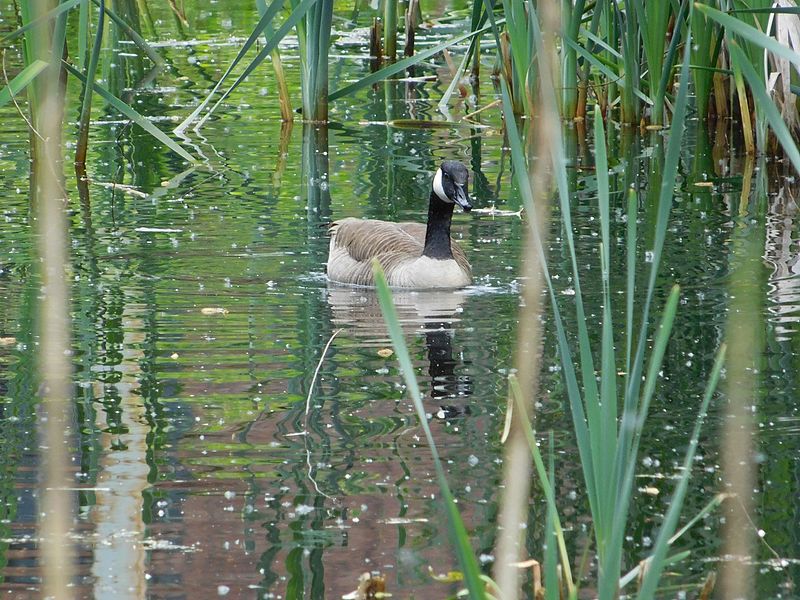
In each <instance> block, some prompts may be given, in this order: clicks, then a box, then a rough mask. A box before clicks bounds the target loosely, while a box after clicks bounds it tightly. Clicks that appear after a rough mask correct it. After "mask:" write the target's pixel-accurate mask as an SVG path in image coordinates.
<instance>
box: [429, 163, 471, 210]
mask: <svg viewBox="0 0 800 600" xmlns="http://www.w3.org/2000/svg"><path fill="white" fill-rule="evenodd" d="M468 186H469V171H468V170H467V167H465V166H464V165H463V164H461V163H460V162H458V161H457V160H446V161H444V162H442V165H441V166H440V167H439V169H438V170H437V171H436V175H434V176H433V185H432V187H433V193H434V194H435V195H436V197H437V198H439V200H441V201H442V202H446V203H447V204H458V205H459V206H460V207H461V208H462V209H463V210H464V212H469V211H471V210H472V205H471V204H470V203H469V189H468Z"/></svg>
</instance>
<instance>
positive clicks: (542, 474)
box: [508, 374, 575, 594]
mask: <svg viewBox="0 0 800 600" xmlns="http://www.w3.org/2000/svg"><path fill="white" fill-rule="evenodd" d="M508 387H509V390H510V391H511V397H512V398H513V399H514V414H515V415H516V417H515V418H517V419H519V421H520V423H521V424H522V430H523V431H524V432H525V439H526V440H527V442H528V447H529V448H530V450H531V456H532V457H533V464H534V466H535V467H536V474H537V475H538V476H539V483H540V485H541V486H542V491H543V492H544V497H545V500H546V501H547V510H548V515H549V513H550V512H551V511H552V515H550V516H548V518H550V519H552V523H553V532H554V534H555V538H556V542H557V544H558V551H559V554H560V556H561V565H562V568H563V569H564V578H565V579H566V582H567V588H568V589H569V590H570V594H571V593H572V591H573V590H574V589H575V583H574V582H573V579H572V569H571V567H570V560H569V553H568V552H567V545H566V541H565V539H564V529H563V527H562V526H561V520H560V518H559V516H558V505H557V504H556V496H555V492H554V485H553V481H554V479H553V476H552V474H551V475H548V473H547V470H546V469H545V466H544V459H543V458H542V452H541V450H539V445H538V444H537V443H536V434H535V433H534V431H533V428H532V427H531V418H530V416H529V415H528V411H527V408H526V407H525V399H524V398H523V397H522V390H520V389H519V381H518V380H517V377H516V376H515V375H513V374H512V375H509V376H508ZM548 531H549V529H548ZM548 535H549V533H548ZM548 546H550V544H548Z"/></svg>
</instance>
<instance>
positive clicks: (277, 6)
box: [174, 0, 285, 133]
mask: <svg viewBox="0 0 800 600" xmlns="http://www.w3.org/2000/svg"><path fill="white" fill-rule="evenodd" d="M284 2H285V0H274V1H273V2H272V3H271V4H270V5H269V7H268V8H267V9H266V10H265V11H264V13H263V14H262V15H261V18H260V19H259V20H258V23H257V24H256V26H255V28H254V29H253V31H252V33H250V36H249V37H248V38H247V40H246V41H245V43H244V45H243V46H242V47H241V48H239V52H238V53H237V54H236V57H235V58H234V59H233V62H231V64H230V65H228V68H227V69H226V70H225V72H224V73H223V74H222V77H220V78H219V81H217V83H216V84H215V85H214V87H213V88H212V89H211V91H210V92H209V93H208V95H207V96H206V97H205V99H204V100H203V101H202V102H201V103H200V105H199V106H198V107H197V108H195V109H194V111H192V114H190V115H189V116H188V117H186V118H185V119H184V120H183V121H182V122H181V124H180V125H178V126H177V127H176V128H175V129H174V132H175V133H182V132H183V131H185V130H186V128H187V127H188V126H189V125H191V124H192V123H193V122H194V120H195V119H196V118H197V116H198V115H199V114H200V113H201V112H203V111H204V110H205V108H206V106H208V104H209V102H211V99H212V98H213V97H214V94H216V93H217V90H219V88H220V86H221V85H222V84H223V82H224V81H225V80H226V79H227V78H228V75H230V74H231V71H233V69H234V68H235V67H236V65H238V64H239V62H240V61H241V60H242V59H243V58H244V56H245V54H247V51H248V50H250V48H251V47H252V46H253V44H254V43H255V42H256V41H257V40H258V36H259V35H261V33H262V32H263V31H264V30H265V29H266V28H267V27H269V26H270V24H271V23H272V20H273V19H274V18H275V16H276V15H277V14H278V12H279V11H280V10H281V8H283V4H284Z"/></svg>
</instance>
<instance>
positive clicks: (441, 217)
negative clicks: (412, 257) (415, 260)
mask: <svg viewBox="0 0 800 600" xmlns="http://www.w3.org/2000/svg"><path fill="white" fill-rule="evenodd" d="M453 206H454V204H453V203H451V202H444V201H442V200H440V199H439V196H437V195H436V193H434V192H433V191H431V200H430V205H429V206H428V229H427V231H426V232H425V249H424V250H423V251H422V255H423V256H427V257H428V258H437V259H440V260H446V259H450V258H453V252H452V250H451V249H450V221H452V219H453Z"/></svg>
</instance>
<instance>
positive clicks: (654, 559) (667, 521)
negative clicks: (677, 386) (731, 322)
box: [638, 344, 726, 600]
mask: <svg viewBox="0 0 800 600" xmlns="http://www.w3.org/2000/svg"><path fill="white" fill-rule="evenodd" d="M725 351H726V347H725V345H724V344H723V345H722V346H721V347H720V349H719V352H717V358H716V359H715V361H714V366H713V368H712V369H711V375H710V377H709V380H708V383H707V385H706V391H705V394H703V401H702V402H701V404H700V410H699V411H698V413H697V419H695V424H694V431H693V432H692V437H691V439H690V440H689V447H688V448H687V450H686V456H685V457H684V459H683V469H682V470H681V476H680V478H679V479H678V485H677V486H675V493H674V494H673V495H672V501H671V502H670V505H669V509H668V510H667V514H666V516H665V517H664V522H663V523H662V525H661V529H660V530H659V532H658V536H657V537H656V543H655V545H654V547H653V553H652V555H651V556H650V558H649V559H648V561H649V563H650V564H649V565H648V567H647V569H645V573H644V579H643V581H642V584H641V587H640V588H639V596H638V597H639V598H640V599H641V600H649V599H650V598H653V597H654V596H655V593H656V585H657V584H658V580H659V578H660V577H661V573H662V572H663V570H664V567H665V566H666V563H665V558H666V556H667V549H668V547H669V545H670V543H671V541H670V540H671V538H672V534H673V532H674V531H675V528H676V527H677V525H678V519H679V518H680V513H681V508H682V506H683V500H684V498H685V497H686V490H687V488H688V487H689V478H690V477H691V473H692V466H693V465H694V457H695V454H696V453H697V446H698V444H699V442H700V430H701V429H702V428H703V422H704V421H705V418H706V415H707V414H708V406H709V404H710V402H711V397H712V396H713V395H714V392H715V391H716V389H717V384H718V383H719V378H720V374H721V372H722V366H723V365H724V364H725Z"/></svg>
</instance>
